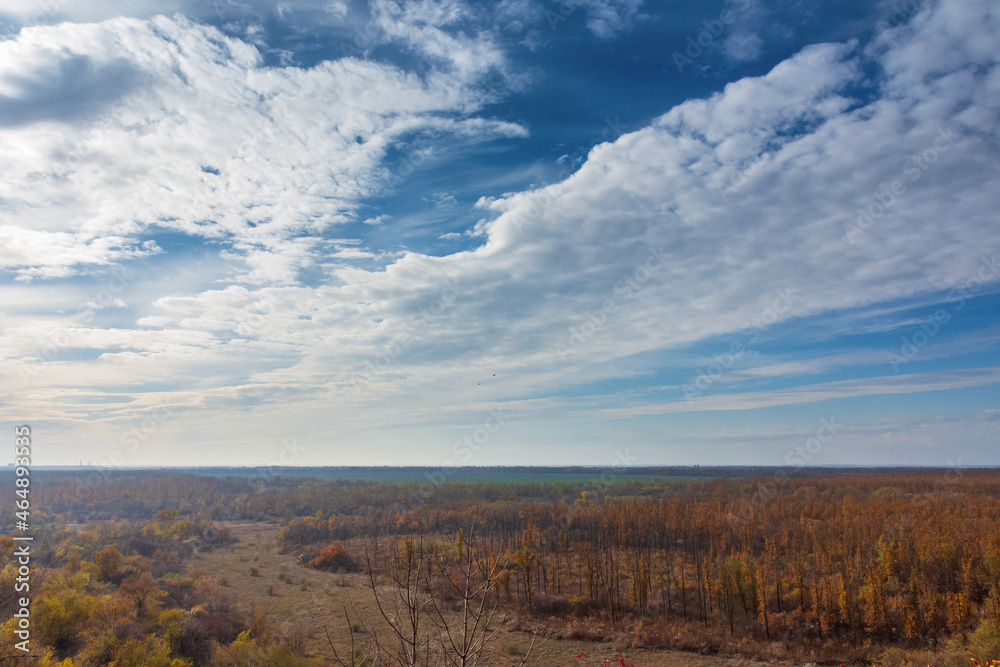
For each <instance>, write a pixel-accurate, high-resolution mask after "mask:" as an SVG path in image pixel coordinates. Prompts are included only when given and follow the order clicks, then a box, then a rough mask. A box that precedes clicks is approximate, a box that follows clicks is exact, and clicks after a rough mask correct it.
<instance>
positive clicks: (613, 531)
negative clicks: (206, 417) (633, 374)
mask: <svg viewBox="0 0 1000 667" xmlns="http://www.w3.org/2000/svg"><path fill="white" fill-rule="evenodd" d="M35 482H36V489H35V491H34V493H36V494H37V495H36V497H35V499H34V502H35V515H34V521H35V525H36V526H37V528H36V529H35V532H34V536H35V537H34V545H33V561H32V562H33V565H32V578H31V625H32V635H31V637H32V651H31V657H30V658H29V661H28V662H27V663H26V662H25V659H24V658H23V657H20V656H19V655H18V653H19V652H18V651H17V650H16V649H15V648H14V645H15V644H16V642H17V641H18V638H17V635H16V634H15V630H16V627H17V626H16V619H14V618H13V614H14V612H15V610H16V604H17V602H16V597H17V595H15V593H14V590H15V580H16V577H17V574H18V565H17V561H16V558H15V557H14V550H15V543H14V540H13V539H12V538H11V537H3V538H0V556H2V558H3V564H4V567H3V570H2V573H0V578H2V579H3V584H2V587H0V590H2V591H4V593H3V595H2V598H0V604H2V606H3V613H4V616H3V617H4V618H5V619H7V618H10V619H11V621H9V622H7V623H6V624H5V625H4V626H3V632H2V636H0V640H2V644H3V645H2V647H0V656H2V658H3V661H2V664H5V665H6V664H10V665H13V664H19V665H20V664H37V665H63V666H64V667H68V666H70V665H73V666H78V667H82V666H84V665H88V666H89V665H117V666H122V667H123V666H126V665H155V666H159V665H163V666H170V667H181V666H185V665H250V664H253V665H292V666H294V665H326V664H337V665H351V667H360V666H361V665H401V664H402V665H414V666H416V665H453V664H454V665H476V664H478V665H507V664H510V665H528V664H543V663H544V664H551V663H552V661H553V660H561V662H559V663H558V664H567V665H569V664H583V663H584V662H587V659H586V658H584V657H580V656H586V653H587V647H588V646H598V645H600V646H605V645H606V646H613V647H615V651H614V652H615V654H617V653H622V654H623V655H624V657H623V658H621V659H620V660H621V661H622V664H627V663H625V660H630V661H631V660H632V659H631V658H629V654H630V653H636V652H637V651H642V652H645V653H643V654H642V655H646V656H655V655H657V654H656V653H653V652H655V651H663V652H669V655H671V656H674V657H675V658H676V659H675V660H674V662H662V664H685V663H684V662H683V658H677V656H683V655H684V654H683V653H680V652H686V654H688V655H691V656H696V655H710V656H717V657H718V658H719V659H726V660H737V659H762V660H767V661H770V662H776V663H781V662H787V663H788V664H801V662H802V661H812V662H819V663H823V662H828V663H830V664H874V663H876V662H877V663H878V664H880V665H882V664H885V665H892V664H897V665H908V664H914V665H916V664H935V665H951V664H955V665H958V664H962V665H967V664H970V662H969V661H970V659H976V660H978V661H979V662H981V663H984V664H985V663H986V662H987V661H988V660H990V659H993V658H996V657H998V656H1000V475H998V474H997V473H996V472H994V471H984V470H955V471H950V472H947V473H944V474H939V473H933V474H931V473H924V474H913V473H907V474H854V475H844V474H839V475H808V476H799V477H792V476H787V477H786V476H783V475H779V476H769V477H756V478H730V477H702V478H699V479H659V478H651V479H644V480H632V481H625V482H618V483H613V484H594V483H585V482H555V483H546V484H539V483H524V482H516V481H508V482H503V481H497V482H482V483H465V482H448V483H441V484H436V485H433V486H428V485H426V484H424V485H418V484H415V483H410V482H397V481H393V482H383V481H372V480H350V481H346V480H336V479H328V480H320V479H315V478H286V477H268V478H260V477H258V478H239V477H224V478H223V477H213V476H206V475H194V474H180V473H177V472H167V471H163V472H159V471H157V472H154V471H149V472H138V471H131V472H126V471H122V472H121V473H120V474H116V475H115V476H113V477H110V478H109V479H107V480H103V481H102V483H100V484H97V485H88V486H84V485H81V484H80V483H79V479H78V476H76V475H74V474H73V473H72V472H66V471H63V472H55V471H53V472H45V473H40V474H39V477H38V479H36V480H35ZM4 488H5V489H9V488H10V486H9V485H5V486H4ZM11 502H12V501H11ZM265 529H266V530H271V531H273V535H274V538H273V554H272V555H271V556H269V557H272V558H275V559H284V560H281V561H280V563H281V565H280V567H279V565H275V566H274V567H273V568H271V569H272V570H273V571H268V567H270V566H269V565H268V563H269V562H270V561H255V560H252V559H251V558H250V556H249V552H247V553H248V555H247V556H246V557H244V558H243V559H241V560H231V561H223V560H218V561H213V560H212V559H213V558H217V559H222V558H228V557H229V556H226V554H237V553H242V552H237V551H236V550H238V549H239V548H240V545H241V541H242V542H243V543H245V542H249V541H251V540H252V539H256V538H252V537H247V536H252V535H258V534H262V533H260V532H259V531H261V530H265ZM254 531H257V532H254ZM10 532H11V531H8V533H10ZM268 534H272V533H268ZM255 553H256V552H255ZM254 558H257V556H254ZM199 559H200V560H199ZM242 560H246V563H245V564H244V563H242ZM214 562H219V563H235V567H234V566H233V565H226V566H224V567H216V568H215V569H213V566H212V563H214ZM274 562H275V563H278V562H279V561H278V560H275V561H274ZM255 563H257V564H255ZM236 570H239V571H240V573H241V574H238V573H237V572H236ZM237 576H245V577H247V579H246V581H247V582H249V583H247V584H246V585H237V584H235V583H233V582H230V581H229V580H233V581H235V577H237ZM312 577H325V579H315V578H312ZM316 582H319V583H316ZM323 582H329V585H330V586H331V588H329V589H320V588H318V587H319V586H321V585H325V584H324V583H323ZM258 585H259V587H260V589H261V590H265V591H266V593H265V594H264V595H263V596H262V597H260V598H250V597H248V594H247V593H246V591H248V590H250V587H251V586H258ZM265 587H266V588H265ZM276 588H277V590H276ZM322 590H329V591H334V593H329V594H327V593H324V592H322ZM337 591H345V593H344V595H346V596H347V597H345V598H344V599H345V600H349V602H343V603H340V602H335V603H333V604H331V607H330V608H331V609H332V610H333V611H332V612H331V613H330V614H328V615H322V614H320V615H314V617H312V619H311V620H310V621H309V622H307V623H299V624H298V625H296V623H294V622H289V621H288V619H289V618H291V616H290V614H291V613H292V612H291V611H289V612H281V613H279V614H277V615H276V614H275V612H274V611H272V613H271V614H269V613H268V605H271V607H272V608H273V610H277V609H279V607H276V606H275V605H276V604H277V602H276V601H277V600H278V598H279V597H280V598H281V600H282V604H286V605H288V607H287V608H288V609H289V610H295V609H297V608H305V607H315V608H317V609H318V608H319V607H318V606H317V605H319V604H320V602H319V601H318V600H320V599H321V598H324V597H329V596H330V595H334V594H339V593H337ZM241 596H242V597H241ZM260 600H263V602H261V601H260ZM338 600H339V598H338ZM317 613H318V612H317ZM567 642H568V643H567ZM602 642H603V643H604V644H601V643H602ZM554 646H572V647H579V649H576V648H574V649H573V651H567V652H566V653H565V655H564V656H563V658H564V659H563V658H559V657H558V656H559V655H562V654H560V653H558V652H556V653H554V654H553V652H552V651H553V649H552V648H551V647H554ZM545 647H549V648H548V649H546V648H545ZM546 650H548V651H549V653H546V652H545V651H546ZM664 655H667V653H664ZM692 659H693V658H692ZM615 660H616V662H617V661H618V660H619V658H618V657H616V658H615ZM678 660H680V662H678ZM653 662H655V660H654V659H653V658H651V657H647V659H646V660H645V664H653ZM594 664H600V661H599V660H598V661H595V662H594ZM635 664H636V665H641V663H640V662H639V661H635ZM690 664H701V663H694V662H692V663H690ZM732 664H737V663H735V662H734V663H732Z"/></svg>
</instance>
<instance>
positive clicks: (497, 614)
mask: <svg viewBox="0 0 1000 667" xmlns="http://www.w3.org/2000/svg"><path fill="white" fill-rule="evenodd" d="M475 524H476V521H475V518H473V521H472V526H471V528H470V530H469V533H468V535H467V536H466V534H465V533H464V531H462V530H459V532H458V535H457V536H456V538H455V542H454V544H453V545H451V546H452V548H443V546H444V545H442V544H441V543H440V542H436V543H435V542H432V541H431V540H428V539H426V538H425V537H424V536H423V535H417V536H413V535H411V536H407V537H404V538H402V539H401V540H398V539H397V540H389V541H387V542H388V544H380V543H379V540H378V538H374V539H373V540H372V542H371V543H370V544H368V545H366V547H365V570H366V585H367V588H368V590H369V591H370V592H371V595H372V598H373V599H374V602H375V606H376V607H377V609H378V611H379V616H380V617H381V620H382V621H383V622H384V623H381V624H380V625H383V626H384V628H382V630H381V632H380V631H379V629H378V628H374V627H370V626H369V625H366V624H365V623H364V621H363V620H362V618H361V615H360V614H358V613H357V611H356V610H354V619H353V620H352V618H351V612H349V611H348V610H347V609H346V608H345V610H344V616H345V619H346V620H347V627H348V632H349V634H350V640H351V655H350V656H349V658H348V657H347V656H341V655H340V654H339V653H338V652H337V649H336V647H335V646H334V643H333V640H332V638H331V637H330V634H329V632H327V640H328V641H329V643H330V647H331V649H332V650H333V654H334V658H335V659H336V661H337V662H338V663H339V664H340V665H341V667H363V666H366V665H371V666H373V667H488V666H490V665H493V664H500V663H503V662H508V663H509V662H510V661H511V659H510V658H507V657H504V656H500V655H498V654H496V653H495V652H492V651H490V650H489V648H490V644H491V642H492V641H493V640H494V639H495V638H496V637H497V633H498V632H499V631H500V630H501V629H502V628H503V626H504V625H505V624H506V622H507V620H508V617H507V615H506V614H505V613H502V612H501V611H500V610H499V609H498V596H497V584H498V583H499V581H500V579H501V576H502V572H503V571H504V570H505V569H506V567H507V563H506V560H505V559H503V558H501V557H500V555H499V554H497V553H493V552H491V551H490V550H489V549H488V548H486V547H485V546H484V544H485V543H483V544H480V542H479V541H477V540H476V539H475V535H474V533H475ZM387 546H388V549H387V548H386V547H387ZM387 551H388V552H389V553H386V552H387ZM373 553H374V554H379V553H381V554H382V556H383V557H382V558H378V557H375V558H373V556H372V554H373ZM390 553H391V555H390ZM379 574H384V575H387V577H388V583H387V584H386V585H380V584H379ZM356 635H363V636H364V644H365V648H364V649H363V650H362V651H360V652H359V651H358V647H357V637H356ZM532 648H534V637H532V641H531V646H529V648H528V650H527V651H526V652H525V654H524V656H523V657H521V658H520V661H519V662H517V663H516V667H523V666H524V665H525V664H526V663H527V661H528V657H529V656H530V655H531V650H532ZM359 653H360V655H359Z"/></svg>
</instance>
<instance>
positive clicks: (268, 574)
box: [191, 523, 792, 667]
mask: <svg viewBox="0 0 1000 667" xmlns="http://www.w3.org/2000/svg"><path fill="white" fill-rule="evenodd" d="M229 526H230V527H231V529H232V531H233V535H234V536H235V537H236V538H237V539H238V540H239V541H238V542H237V543H235V544H233V545H230V546H227V547H223V548H219V549H216V550H214V551H212V552H209V553H199V554H195V555H194V556H193V558H192V561H191V567H192V568H204V569H206V570H207V571H208V572H209V573H210V574H212V575H213V576H215V577H217V578H218V579H220V580H223V581H225V583H226V584H227V586H228V589H229V590H230V591H231V592H232V593H233V595H234V596H235V598H236V603H237V606H238V607H239V608H240V609H241V610H242V611H245V612H247V613H253V612H254V611H256V610H261V611H263V612H264V613H265V614H267V616H268V617H269V619H271V622H272V624H274V625H276V626H279V627H280V626H282V625H287V624H294V625H298V626H299V627H300V628H302V630H303V634H304V638H305V651H306V654H307V655H310V656H315V657H322V658H325V659H329V662H330V664H333V661H332V654H331V651H330V647H329V644H328V641H327V638H326V633H325V631H324V629H328V630H329V632H330V636H331V637H332V638H333V640H334V642H335V644H336V645H337V647H338V648H337V650H338V652H340V651H342V653H343V655H347V654H349V652H350V650H349V646H350V644H349V639H348V633H347V625H346V621H345V619H344V611H343V610H344V608H345V606H347V607H352V608H353V609H354V610H355V612H356V613H357V614H359V615H360V616H361V617H362V618H363V619H364V621H365V623H366V624H368V625H369V626H370V627H380V624H379V618H378V612H377V610H376V609H375V607H374V604H373V603H372V601H371V593H370V591H369V590H368V589H367V588H365V586H364V580H363V575H360V574H346V575H340V574H332V573H327V572H321V571H318V570H315V569H313V568H311V567H307V566H305V565H302V564H300V563H299V562H298V560H297V558H296V557H295V555H294V554H282V553H279V552H278V533H279V530H280V528H279V526H275V525H269V524H260V523H231V524H229ZM254 572H256V575H255V574H254ZM288 581H291V582H292V583H288ZM269 589H270V591H271V592H270V593H269V592H268V591H269ZM531 642H532V636H531V635H530V634H528V633H525V632H514V631H501V633H500V634H499V635H498V637H497V639H496V640H495V642H494V644H493V646H494V648H495V650H496V651H497V652H498V653H499V655H500V656H502V657H503V658H504V659H509V660H510V661H511V662H512V663H513V664H516V662H517V658H515V656H521V655H523V654H524V652H525V651H527V649H528V647H529V646H530V645H531ZM581 653H586V654H587V658H586V660H582V659H577V658H576V657H575V656H577V655H579V654H581ZM619 653H622V654H623V655H624V657H625V658H626V660H627V661H628V662H631V663H633V664H635V665H636V667H708V666H709V665H712V666H722V667H745V666H747V665H751V664H760V663H752V662H750V661H748V660H742V659H737V658H721V657H717V656H702V655H697V654H691V653H683V652H679V651H663V650H644V649H631V648H628V647H625V646H615V645H612V644H611V643H607V642H581V641H570V640H559V639H552V638H540V637H539V638H536V639H535V645H534V648H533V649H532V651H531V656H530V660H529V664H531V665H544V666H545V667H562V666H567V667H569V666H573V667H582V665H584V664H586V665H590V666H591V667H596V666H597V665H600V664H601V662H602V661H603V660H604V659H605V658H608V659H612V662H613V664H617V656H618V654H619ZM769 664H783V665H791V664H792V663H773V662H772V663H769Z"/></svg>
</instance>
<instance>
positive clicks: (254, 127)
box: [0, 17, 525, 282]
mask: <svg viewBox="0 0 1000 667" xmlns="http://www.w3.org/2000/svg"><path fill="white" fill-rule="evenodd" d="M467 41H469V40H467ZM465 46H466V47H468V48H470V49H471V48H474V44H473V43H472V42H471V41H469V43H468V44H465ZM456 57H457V56H456ZM493 62H494V64H499V63H500V61H499V60H496V59H494V61H493ZM0 63H2V66H0V94H2V95H3V97H0V125H3V124H5V125H6V127H2V129H0V142H2V144H3V145H4V147H5V151H4V152H5V156H6V158H7V159H5V161H4V164H3V165H0V173H2V177H3V178H2V183H3V185H2V186H0V202H2V207H0V226H2V228H3V229H5V230H6V232H5V234H6V235H7V237H8V238H10V239H11V240H10V242H9V244H5V245H4V248H3V249H2V250H0V266H3V267H7V268H18V269H19V270H20V271H21V272H22V275H23V276H26V277H31V276H59V275H67V274H69V273H71V272H72V271H74V270H75V269H74V268H73V267H78V266H80V265H84V264H87V263H107V262H111V261H116V260H120V259H122V258H125V257H129V256H137V255H140V254H146V253H149V252H154V251H155V249H156V248H155V245H152V244H148V243H147V244H146V245H143V243H145V242H147V241H149V239H148V235H150V234H153V233H155V230H157V229H168V230H177V231H181V232H184V233H185V234H189V235H192V236H195V237H203V238H209V239H217V240H221V241H225V242H229V243H232V251H231V253H232V254H231V255H230V256H232V257H236V256H239V257H242V258H243V260H244V261H245V262H246V263H247V265H248V268H249V270H248V271H247V272H246V273H244V274H243V275H242V278H243V279H245V280H248V281H263V282H267V281H272V280H273V281H278V282H288V281H293V280H294V279H295V277H296V274H297V271H298V269H300V268H302V267H306V266H308V265H309V259H308V255H309V253H310V252H311V251H312V250H313V248H312V244H313V242H314V237H316V236H317V235H318V234H321V233H323V232H324V230H326V229H327V228H329V227H330V226H333V225H337V224H340V223H343V222H346V221H348V220H351V219H353V211H354V210H355V208H356V207H357V205H358V202H359V200H360V199H361V198H363V197H366V196H370V195H373V194H374V193H377V192H379V191H380V189H381V188H383V187H385V185H386V184H387V182H388V179H389V178H390V177H391V174H389V173H388V171H387V170H386V168H385V165H384V164H383V158H384V156H385V154H386V151H387V150H388V149H389V148H390V147H395V148H400V147H405V146H406V145H407V142H408V141H409V139H410V138H411V137H413V136H416V135H419V134H421V133H424V134H430V135H431V136H439V135H442V134H457V135H460V136H462V137H464V138H467V139H468V138H472V139H477V138H481V137H498V136H499V137H516V136H524V134H525V133H524V130H523V128H521V127H519V126H517V125H515V124H512V123H509V122H503V121H489V120H484V119H470V118H465V117H463V116H464V114H467V113H469V112H471V111H474V110H476V109H477V108H478V107H479V106H480V105H481V104H482V103H484V102H485V100H486V99H487V98H486V97H483V96H481V95H478V94H477V89H476V87H475V86H474V84H475V75H476V74H477V72H479V70H476V71H475V72H469V71H466V70H467V68H465V66H464V65H463V66H462V68H460V69H462V71H461V73H460V74H461V76H460V77H456V76H454V75H453V74H452V73H449V72H438V71H435V70H431V71H430V72H428V73H427V74H426V75H425V76H423V77H419V76H417V75H414V74H409V73H406V72H403V71H400V70H399V69H396V68H394V67H392V66H388V65H380V64H376V63H374V62H370V61H360V60H354V59H342V60H338V61H332V62H330V61H328V62H323V63H320V64H319V65H317V66H316V67H313V68H311V69H301V68H295V67H286V68H268V67H264V66H262V65H261V59H260V56H259V54H258V53H257V51H256V49H255V48H254V47H252V46H249V45H247V44H246V43H244V42H241V41H239V40H236V39H232V38H228V37H225V36H223V35H222V34H220V33H219V32H218V31H216V30H215V29H213V28H209V27H206V26H202V25H197V24H194V23H191V22H189V21H186V20H183V19H166V18H163V17H158V18H155V19H152V20H151V21H149V22H144V21H137V20H133V19H112V20H108V21H105V22H102V23H99V24H85V25H79V24H70V23H66V24H61V25H59V26H55V27H37V28H30V29H25V30H23V31H22V32H21V33H20V35H19V36H18V37H17V38H16V39H14V40H9V41H6V42H2V43H0ZM463 68H464V69H463ZM53 77H54V78H55V81H56V84H54V83H52V80H53ZM63 79H66V80H70V79H74V80H78V81H79V84H78V85H74V86H69V87H67V86H64V85H62V84H58V81H61V80H63ZM57 84H58V85H57ZM53 85H56V87H57V88H59V90H60V97H59V102H58V104H56V103H55V102H54V98H53V97H52V94H53V93H52V90H53V88H52V86H53ZM29 120H30V122H29ZM26 220H30V226H29V223H26V222H25V221H26ZM144 236H146V237H147V238H146V239H143V237H144ZM50 247H56V248H65V251H62V252H55V253H52V252H48V248H50ZM33 249H37V250H33ZM41 249H45V250H44V251H43V250H41Z"/></svg>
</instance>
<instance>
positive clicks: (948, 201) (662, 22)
mask: <svg viewBox="0 0 1000 667" xmlns="http://www.w3.org/2000/svg"><path fill="white" fill-rule="evenodd" d="M0 40H2V41H0V152H2V155H3V158H4V159H3V160H2V162H0V173H2V177H0V272H2V279H0V280H2V283H0V313H2V319H0V354H2V355H3V358H4V363H3V364H2V367H0V373H2V380H3V382H2V385H0V387H2V388H0V401H2V404H3V406H4V414H5V415H6V417H5V419H6V420H7V421H8V422H10V423H12V424H13V423H29V424H31V425H32V426H33V427H34V428H35V431H36V441H37V444H36V449H35V462H36V463H39V464H73V463H77V462H79V461H80V460H81V459H82V460H84V461H92V462H93V463H94V464H96V465H109V466H113V465H171V466H187V465H217V464H233V465H270V464H273V463H275V462H280V463H286V464H296V465H340V464H342V465H354V464H386V465H406V464H414V465H429V466H438V465H440V466H446V465H457V464H461V465H497V464H518V465H551V464H570V463H574V464H589V465H608V466H610V465H616V464H619V463H621V462H627V463H631V464H634V465H652V464H703V465H711V464H750V465H752V464H760V465H773V464H781V463H787V464H790V465H802V464H805V463H808V464H810V465H834V464H862V465H867V464H926V465H934V466H946V465H997V464H1000V459H998V455H997V452H998V451H1000V447H998V446H1000V435H998V434H1000V428H998V427H1000V412H998V405H1000V316H998V313H1000V221H998V219H997V215H998V211H1000V127H998V119H1000V67H998V64H997V54H1000V17H998V11H997V8H996V6H995V3H992V2H991V1H990V0H970V1H958V0H940V1H937V2H935V1H932V0H898V1H895V2H880V3H870V2H864V3H860V2H859V3H849V2H844V3H821V2H809V1H804V2H802V1H800V2H795V3H791V2H766V1H764V0H726V1H724V2H680V1H678V2H666V3H648V2H643V1H642V0H622V1H620V2H615V1H613V0H573V1H569V2H563V3H556V2H540V1H536V0H505V1H503V2H494V3H469V2H463V1H461V0H442V1H440V2H406V3H395V2H390V1H378V2H370V3H350V2H337V1H334V0H327V1H323V2H320V1H318V0H302V1H294V0H293V1H288V2H280V3H271V2H259V1H256V0H255V1H247V2H239V1H237V0H225V1H222V0H220V1H218V2H211V3H204V2H189V1H186V0H156V1H149V2H140V1H135V2H129V3H121V2H90V3H65V2H58V1H57V2H48V1H46V2H18V3H13V2H6V1H0Z"/></svg>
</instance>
